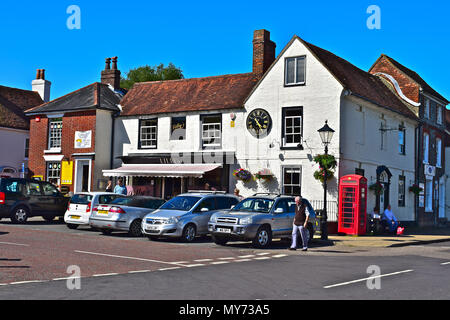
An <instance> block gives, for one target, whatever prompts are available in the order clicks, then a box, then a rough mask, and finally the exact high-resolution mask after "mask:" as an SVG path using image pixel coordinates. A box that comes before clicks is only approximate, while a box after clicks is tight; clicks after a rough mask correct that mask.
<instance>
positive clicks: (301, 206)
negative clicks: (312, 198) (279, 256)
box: [289, 196, 316, 251]
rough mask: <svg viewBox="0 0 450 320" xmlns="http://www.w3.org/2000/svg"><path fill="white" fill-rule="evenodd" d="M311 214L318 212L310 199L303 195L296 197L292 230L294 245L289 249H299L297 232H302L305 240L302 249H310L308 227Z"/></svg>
mask: <svg viewBox="0 0 450 320" xmlns="http://www.w3.org/2000/svg"><path fill="white" fill-rule="evenodd" d="M306 209H308V210H306ZM310 215H313V216H315V215H316V214H315V212H314V209H313V207H312V206H311V204H310V203H309V201H308V200H306V199H303V198H302V197H301V196H300V197H296V198H295V217H294V225H293V230H292V245H291V247H290V248H289V250H297V238H298V236H297V234H298V233H299V232H300V234H301V237H302V241H303V249H302V251H308V242H309V236H308V229H307V227H308V221H309V216H310Z"/></svg>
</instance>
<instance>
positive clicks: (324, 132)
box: [318, 120, 334, 240]
mask: <svg viewBox="0 0 450 320" xmlns="http://www.w3.org/2000/svg"><path fill="white" fill-rule="evenodd" d="M318 132H319V135H320V139H322V144H323V145H324V146H325V154H326V155H327V154H328V145H329V144H330V142H331V139H332V138H333V134H334V130H333V129H331V128H330V127H329V126H328V120H327V121H325V125H324V126H323V128H321V129H319V130H318ZM327 169H328V168H324V172H325V174H324V177H323V212H322V217H321V223H320V232H321V238H322V240H328V225H327V220H328V217H327V180H328V177H327Z"/></svg>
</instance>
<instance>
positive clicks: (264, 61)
mask: <svg viewBox="0 0 450 320" xmlns="http://www.w3.org/2000/svg"><path fill="white" fill-rule="evenodd" d="M276 47H277V45H276V44H275V42H273V41H272V40H270V32H269V31H267V30H264V29H261V30H256V31H255V32H254V36H253V73H254V74H256V75H258V76H262V75H263V74H264V72H266V71H267V69H269V67H270V66H271V65H272V63H273V62H274V61H275V48H276Z"/></svg>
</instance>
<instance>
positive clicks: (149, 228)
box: [147, 226, 159, 230]
mask: <svg viewBox="0 0 450 320" xmlns="http://www.w3.org/2000/svg"><path fill="white" fill-rule="evenodd" d="M147 230H159V229H158V227H155V226H147Z"/></svg>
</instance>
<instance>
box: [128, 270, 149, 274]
mask: <svg viewBox="0 0 450 320" xmlns="http://www.w3.org/2000/svg"><path fill="white" fill-rule="evenodd" d="M147 272H151V270H138V271H128V273H147Z"/></svg>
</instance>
